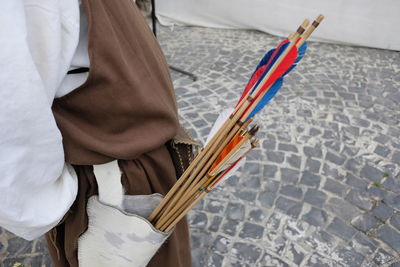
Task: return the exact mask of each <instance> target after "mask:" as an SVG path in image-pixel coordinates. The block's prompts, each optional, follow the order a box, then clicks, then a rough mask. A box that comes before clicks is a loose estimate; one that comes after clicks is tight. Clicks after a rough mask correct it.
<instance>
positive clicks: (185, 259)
mask: <svg viewBox="0 0 400 267" xmlns="http://www.w3.org/2000/svg"><path fill="white" fill-rule="evenodd" d="M0 25H1V26H0V27H1V30H0V36H1V38H2V40H1V44H2V45H1V48H2V49H1V50H0V59H1V60H0V62H1V63H0V64H1V71H0V81H1V90H0V96H1V99H2V101H1V104H0V112H1V116H0V143H1V149H0V159H1V160H0V172H1V173H2V178H1V179H0V203H1V204H0V226H2V227H4V228H5V229H7V230H9V231H11V232H13V233H14V234H16V235H18V236H20V237H23V238H25V239H27V240H33V239H35V238H37V237H39V236H41V235H43V234H45V233H46V239H47V241H48V247H49V252H50V255H51V257H52V259H53V262H54V264H55V266H59V267H61V266H62V267H65V266H78V265H79V263H78V258H77V240H78V238H79V236H81V235H82V234H83V233H84V232H85V231H86V229H87V224H88V218H87V213H86V203H87V199H88V198H89V197H90V196H92V195H95V194H97V193H98V192H97V184H96V180H95V177H94V174H93V165H97V164H104V163H107V162H110V161H112V160H118V164H119V167H120V169H121V171H122V183H123V185H124V189H125V190H126V194H151V193H154V192H157V193H161V194H164V195H165V194H166V193H167V192H168V189H169V188H170V187H172V185H173V184H174V183H175V182H176V179H177V177H179V175H180V174H181V173H182V172H183V171H184V169H185V167H187V165H188V164H189V161H190V157H191V146H192V145H193V144H194V142H193V141H192V139H191V138H190V136H189V135H188V134H187V132H186V131H185V130H184V129H183V128H182V127H181V126H180V124H179V121H178V115H177V106H176V102H175V95H174V92H173V86H172V82H171V79H170V75H169V71H168V65H167V64H166V61H165V58H164V56H163V54H162V52H161V49H160V47H159V45H158V43H157V41H156V40H155V38H154V36H153V35H152V33H151V30H150V29H149V27H148V25H147V23H146V20H145V19H144V18H143V17H142V15H141V14H140V12H139V10H138V9H137V7H136V6H135V4H134V3H133V2H132V0H119V1H109V0H82V2H81V0H60V1H50V0H13V1H2V2H1V3H0ZM160 264H161V266H167V267H168V266H174V267H181V266H182V267H183V266H185V267H187V266H190V265H191V258H190V245H189V235H188V227H187V223H186V222H185V221H182V222H181V223H180V224H179V225H178V226H177V227H176V229H175V231H174V232H173V234H172V235H171V237H170V238H169V240H168V242H167V243H166V244H164V245H163V246H162V248H161V249H160V251H159V252H158V253H157V254H156V255H155V257H154V258H153V259H152V261H151V262H150V263H149V266H160Z"/></svg>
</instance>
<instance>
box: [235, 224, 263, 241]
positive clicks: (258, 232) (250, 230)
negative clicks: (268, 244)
mask: <svg viewBox="0 0 400 267" xmlns="http://www.w3.org/2000/svg"><path fill="white" fill-rule="evenodd" d="M263 233H264V227H262V226H260V225H257V224H253V223H247V222H246V223H244V225H243V228H242V230H241V232H240V233H239V237H241V238H253V239H260V238H261V237H262V236H263Z"/></svg>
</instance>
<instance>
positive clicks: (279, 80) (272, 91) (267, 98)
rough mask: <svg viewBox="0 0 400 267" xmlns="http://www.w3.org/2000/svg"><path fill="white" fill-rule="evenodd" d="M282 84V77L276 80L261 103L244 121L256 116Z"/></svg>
mask: <svg viewBox="0 0 400 267" xmlns="http://www.w3.org/2000/svg"><path fill="white" fill-rule="evenodd" d="M282 84H283V79H282V77H281V78H279V79H278V80H276V82H275V83H274V84H273V85H272V86H271V88H270V89H269V90H268V92H267V93H266V94H265V96H264V97H263V98H262V99H261V101H260V102H259V103H258V104H257V106H256V108H255V109H254V110H253V111H252V112H251V113H250V115H249V117H247V119H246V121H247V120H248V119H250V118H251V117H253V116H254V115H256V113H257V112H259V111H260V110H261V109H263V108H264V106H265V105H266V104H267V103H268V102H269V101H270V100H271V99H272V98H273V97H274V96H275V95H276V93H277V92H278V91H279V89H280V88H281V86H282Z"/></svg>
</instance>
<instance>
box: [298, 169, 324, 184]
mask: <svg viewBox="0 0 400 267" xmlns="http://www.w3.org/2000/svg"><path fill="white" fill-rule="evenodd" d="M320 182H321V177H320V176H318V175H315V174H313V173H311V172H309V171H304V172H303V174H302V176H301V179H300V184H304V185H307V186H311V187H318V186H319V184H320Z"/></svg>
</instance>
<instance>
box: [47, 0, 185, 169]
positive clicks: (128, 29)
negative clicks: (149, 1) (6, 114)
mask: <svg viewBox="0 0 400 267" xmlns="http://www.w3.org/2000/svg"><path fill="white" fill-rule="evenodd" d="M83 3H84V6H85V10H86V15H87V19H88V26H89V33H88V34H89V57H90V71H89V77H88V80H87V81H86V83H85V84H83V85H82V86H80V87H79V88H77V89H75V90H74V91H72V92H71V93H69V94H67V95H66V96H63V97H61V98H58V99H56V100H55V101H54V103H53V113H54V116H55V118H56V121H57V125H58V126H59V128H60V130H61V133H62V135H63V143H64V149H65V157H66V160H67V161H68V162H70V163H72V164H78V165H92V164H101V163H106V162H109V161H111V160H112V159H114V158H118V159H132V158H136V157H137V156H138V155H141V154H143V153H146V152H147V151H150V150H152V149H154V148H156V147H159V146H161V145H163V144H164V143H165V142H167V141H168V140H170V139H172V138H173V137H174V136H175V135H176V134H177V131H178V115H177V109H176V103H175V95H174V92H173V86H172V83H171V79H170V76H169V72H168V66H167V64H166V62H165V58H164V56H163V54H162V52H161V49H160V47H159V45H158V43H157V41H156V40H155V38H154V36H153V34H152V32H151V31H150V29H149V27H148V25H147V24H146V21H145V19H144V18H143V17H142V15H141V14H140V11H139V10H137V8H136V6H135V4H134V3H133V1H132V0H118V1H109V0H83Z"/></svg>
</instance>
